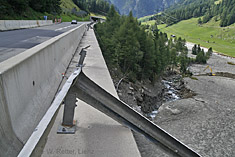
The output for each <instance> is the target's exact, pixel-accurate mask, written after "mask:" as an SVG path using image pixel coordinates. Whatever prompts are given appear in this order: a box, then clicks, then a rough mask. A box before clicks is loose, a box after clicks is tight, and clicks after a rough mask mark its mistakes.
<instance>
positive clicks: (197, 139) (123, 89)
mask: <svg viewBox="0 0 235 157" xmlns="http://www.w3.org/2000/svg"><path fill="white" fill-rule="evenodd" d="M229 62H230V63H235V58H232V57H227V56H223V55H220V54H217V53H213V54H212V56H211V58H210V59H209V60H208V62H207V64H193V65H191V66H190V67H189V68H188V69H189V71H190V72H191V73H192V74H193V75H192V76H190V77H182V76H181V75H180V74H178V73H174V74H172V75H169V74H167V75H166V76H163V77H162V78H160V79H159V81H157V82H156V83H155V84H154V85H153V84H151V83H150V82H148V81H147V82H138V83H135V84H133V83H130V82H128V81H127V80H125V79H124V81H122V83H121V84H120V88H119V91H118V94H119V97H120V99H121V100H123V101H125V102H126V103H127V104H129V105H130V106H131V107H133V108H134V109H135V110H137V111H138V112H140V113H141V114H143V115H145V116H146V117H148V118H149V119H150V120H152V121H154V123H156V124H157V125H159V126H160V127H162V128H163V129H164V130H166V131H167V132H169V133H170V134H172V135H173V136H174V137H176V138H177V139H179V140H180V141H182V142H183V143H184V144H186V145H187V146H189V147H190V148H192V149H193V150H195V151H196V152H198V153H199V154H200V155H201V156H203V157H220V156H224V157H230V156H233V155H234V154H235V147H234V145H235V134H234V131H235V66H234V65H233V64H228V63H229ZM208 65H209V66H210V67H211V69H212V72H213V74H215V76H211V75H210V72H211V71H210V70H208V69H207V70H205V71H204V69H205V68H206V67H207V66H208ZM119 79H120V78H119ZM116 82H118V79H117V80H116ZM114 83H115V80H114ZM133 134H134V137H135V139H136V142H137V145H138V147H139V150H140V152H141V155H142V156H143V157H158V156H164V157H171V156H172V155H171V154H168V153H167V152H164V151H163V150H161V149H159V148H158V146H156V145H155V144H153V143H152V142H150V141H148V140H147V139H146V138H145V137H144V136H142V135H141V134H139V133H136V132H133Z"/></svg>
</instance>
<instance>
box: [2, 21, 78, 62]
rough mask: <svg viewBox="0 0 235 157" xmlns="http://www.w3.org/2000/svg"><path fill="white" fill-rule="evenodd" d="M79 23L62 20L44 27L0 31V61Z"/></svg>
mask: <svg viewBox="0 0 235 157" xmlns="http://www.w3.org/2000/svg"><path fill="white" fill-rule="evenodd" d="M81 24H82V23H78V24H71V23H70V22H63V23H61V24H53V25H50V26H44V27H37V28H31V29H21V30H13V31H5V32H0V62H2V61H4V60H6V59H8V58H10V57H13V56H15V55H17V54H19V53H21V52H24V51H25V50H27V49H29V48H32V47H34V46H36V45H38V44H40V43H42V42H44V41H46V40H49V39H51V38H53V37H55V36H57V35H59V34H62V33H64V32H66V31H69V30H71V29H73V28H75V27H77V26H79V25H81Z"/></svg>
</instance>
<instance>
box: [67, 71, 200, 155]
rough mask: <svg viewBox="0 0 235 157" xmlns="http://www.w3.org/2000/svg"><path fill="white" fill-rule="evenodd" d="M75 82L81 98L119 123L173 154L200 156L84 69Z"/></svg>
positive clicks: (75, 87)
mask: <svg viewBox="0 0 235 157" xmlns="http://www.w3.org/2000/svg"><path fill="white" fill-rule="evenodd" d="M73 84H74V85H73V87H71V88H73V90H74V91H76V93H77V96H78V98H79V99H81V100H83V101H84V102H86V103H88V104H89V105H91V106H93V107H94V108H96V109H98V110H99V111H101V112H103V113H104V114H106V115H108V116H110V117H111V118H113V119H114V120H116V121H118V122H119V123H121V124H123V125H125V126H128V127H129V128H131V129H133V130H135V131H138V132H140V133H141V134H143V135H144V136H146V137H147V138H148V139H150V140H151V141H152V142H154V143H156V144H158V145H159V146H161V147H162V148H163V149H167V150H168V151H170V152H171V154H174V155H178V156H182V157H200V155H199V154H197V153H196V152H195V151H193V150H192V149H190V148H189V147H187V146H186V145H184V144H183V143H181V142H180V141H178V140H177V139H176V138H174V137H173V136H171V135H170V134H169V133H167V132H166V131H164V130H163V129H161V128H160V127H159V126H157V125H156V124H154V123H153V122H151V121H150V120H148V119H147V118H145V117H144V116H142V115H141V114H139V113H138V112H136V111H135V110H133V109H132V108H130V107H129V106H128V105H127V104H125V103H124V102H123V101H121V100H119V99H117V98H116V97H114V96H113V95H111V94H110V93H108V92H107V91H106V90H104V89H103V88H102V87H100V86H99V85H97V84H96V83H94V82H93V81H92V80H90V79H89V78H88V77H87V76H86V75H85V74H84V73H83V72H82V71H81V72H80V74H79V75H78V77H77V78H76V80H75V82H74V83H73Z"/></svg>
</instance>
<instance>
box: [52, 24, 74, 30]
mask: <svg viewBox="0 0 235 157" xmlns="http://www.w3.org/2000/svg"><path fill="white" fill-rule="evenodd" d="M74 26H75V25H71V26H66V27H62V28H58V29H55V31H60V30H62V29H67V28H69V27H74Z"/></svg>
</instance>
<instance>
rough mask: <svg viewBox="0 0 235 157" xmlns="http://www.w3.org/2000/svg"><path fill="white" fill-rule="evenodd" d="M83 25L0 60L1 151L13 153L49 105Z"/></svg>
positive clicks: (32, 129) (23, 141)
mask: <svg viewBox="0 0 235 157" xmlns="http://www.w3.org/2000/svg"><path fill="white" fill-rule="evenodd" d="M85 30H86V29H85V25H81V26H79V27H77V28H74V29H72V30H70V31H68V32H66V33H64V34H61V35H59V36H56V37H54V38H52V39H50V40H48V41H47V42H44V43H42V44H40V45H37V46H36V47H33V48H31V49H28V50H27V51H25V52H23V53H21V54H19V55H17V56H14V57H12V58H10V59H8V60H5V61H3V62H1V63H0V92H1V93H0V100H1V101H0V109H1V110H0V116H1V119H0V126H1V127H0V133H1V134H0V139H1V140H0V154H1V155H3V156H16V154H18V152H19V150H20V149H21V147H22V146H23V144H24V143H25V142H26V141H27V139H28V138H29V136H30V135H31V134H32V132H33V131H34V129H35V127H36V126H37V124H38V122H39V121H40V120H41V118H42V117H43V115H44V114H45V112H46V111H47V109H48V107H49V106H50V104H51V102H52V100H53V98H54V96H55V94H56V92H57V89H58V86H59V84H60V82H61V80H62V76H61V74H62V73H64V72H65V71H66V69H67V67H68V64H69V62H70V60H71V58H72V56H73V54H74V52H75V50H76V48H77V45H78V43H79V42H80V40H81V38H82V36H83V34H84V32H85Z"/></svg>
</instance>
